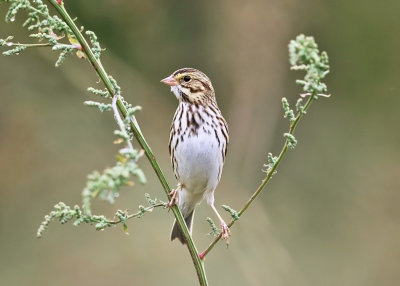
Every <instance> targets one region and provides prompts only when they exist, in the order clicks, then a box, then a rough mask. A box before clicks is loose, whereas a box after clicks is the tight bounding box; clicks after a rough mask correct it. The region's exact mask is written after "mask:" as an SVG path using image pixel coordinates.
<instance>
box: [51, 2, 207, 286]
mask: <svg viewBox="0 0 400 286" xmlns="http://www.w3.org/2000/svg"><path fill="white" fill-rule="evenodd" d="M48 1H49V2H50V4H51V5H52V6H53V7H54V8H55V9H56V10H57V12H58V13H59V14H60V16H61V17H62V18H63V19H64V21H65V22H66V23H67V25H68V26H69V27H70V29H71V30H72V32H73V33H74V36H75V37H76V39H77V40H78V41H79V43H80V44H81V46H82V50H83V51H84V52H85V54H86V55H87V57H88V60H89V61H90V63H91V64H92V65H93V67H94V69H95V70H96V72H97V74H98V75H99V77H100V79H101V80H102V81H103V83H104V85H105V87H106V88H107V90H108V92H109V93H110V94H111V95H112V97H114V96H116V94H115V91H114V88H113V85H112V83H111V81H110V79H109V77H108V75H107V73H106V71H105V70H104V68H103V66H102V64H101V62H100V60H99V59H96V57H95V55H94V54H93V51H92V50H91V48H90V46H89V44H88V43H87V41H86V39H85V38H84V37H83V35H82V33H81V32H80V30H79V29H78V27H77V26H76V25H75V23H74V21H73V20H72V18H71V17H70V16H69V14H68V13H67V11H66V10H65V8H64V4H63V2H61V4H58V2H57V0H48ZM117 106H118V109H119V112H120V113H121V114H122V116H124V117H126V116H127V109H126V106H125V105H124V103H123V102H122V100H121V98H120V97H119V96H118V98H117ZM130 124H131V128H132V131H133V133H134V135H135V137H136V139H137V141H138V142H139V144H140V146H141V147H142V148H143V150H144V152H145V154H146V157H147V158H148V160H149V161H150V164H151V166H152V167H153V169H154V171H155V173H156V174H157V177H158V179H159V180H160V182H161V185H162V187H163V189H164V191H165V193H166V195H167V197H168V198H169V199H170V195H169V193H170V191H171V188H170V186H169V184H168V182H167V180H166V178H165V176H164V174H163V172H162V170H161V168H160V166H159V165H158V162H157V160H156V158H155V156H154V154H153V152H152V151H151V149H150V146H149V145H148V144H147V142H146V140H145V138H144V136H143V134H142V133H141V131H140V128H139V126H138V125H137V123H136V119H135V117H133V116H132V118H131V120H130ZM171 209H172V212H173V214H174V216H175V218H176V221H177V223H178V224H179V226H180V228H181V229H182V231H183V234H184V236H185V238H186V242H187V247H188V249H189V252H190V255H191V257H192V260H193V264H194V266H195V268H196V272H197V276H198V279H199V283H200V285H201V286H206V285H208V282H207V277H206V272H205V269H204V262H203V261H202V260H201V259H200V258H199V255H198V251H197V249H196V246H195V244H194V242H193V239H192V237H191V236H190V233H189V229H188V228H187V226H186V223H185V220H184V218H183V216H182V214H181V212H180V210H179V208H178V207H177V206H173V207H172V208H171Z"/></svg>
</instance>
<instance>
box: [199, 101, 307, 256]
mask: <svg viewBox="0 0 400 286" xmlns="http://www.w3.org/2000/svg"><path fill="white" fill-rule="evenodd" d="M313 100H314V95H313V94H312V95H310V96H309V98H308V100H307V102H306V104H305V105H304V112H301V111H300V112H299V113H298V115H297V116H296V118H295V119H294V121H293V122H292V123H291V124H290V128H289V132H288V133H289V134H292V135H293V133H294V130H295V129H296V126H297V124H298V123H299V121H300V119H301V118H302V117H303V115H304V114H305V112H306V111H307V109H308V108H309V107H310V104H311V102H312V101H313ZM288 148H289V140H288V139H286V141H285V144H284V145H283V148H282V150H281V153H280V154H279V156H278V158H277V159H276V162H275V164H274V165H273V166H272V168H271V169H270V170H269V171H268V173H267V175H266V176H265V178H264V179H263V180H262V182H261V184H260V186H259V187H258V188H257V190H256V191H255V192H254V193H253V195H252V196H251V197H250V198H249V200H248V201H247V202H246V204H245V205H244V206H243V208H242V209H241V210H240V211H239V212H238V214H239V217H240V216H242V214H243V213H244V212H245V211H246V210H247V209H248V207H249V206H250V205H251V203H252V202H253V201H254V200H255V198H256V197H257V196H258V195H259V194H260V193H261V191H262V190H263V189H264V188H265V186H266V185H267V184H268V182H269V181H270V180H271V178H272V176H273V175H274V172H275V170H276V168H277V167H278V165H279V163H280V162H281V160H282V158H283V156H284V155H285V153H286V151H287V150H288ZM235 221H236V220H233V219H232V220H231V221H230V222H229V223H228V227H231V226H232V225H233V224H234V223H235ZM221 237H222V233H220V234H219V235H218V236H217V237H215V238H214V240H213V241H212V242H211V243H210V245H209V246H208V247H207V248H206V250H204V251H203V252H202V253H201V254H200V257H201V258H204V257H205V256H206V255H207V254H208V253H209V252H210V251H211V249H213V247H214V246H215V245H216V244H217V242H218V241H219V240H220V239H221Z"/></svg>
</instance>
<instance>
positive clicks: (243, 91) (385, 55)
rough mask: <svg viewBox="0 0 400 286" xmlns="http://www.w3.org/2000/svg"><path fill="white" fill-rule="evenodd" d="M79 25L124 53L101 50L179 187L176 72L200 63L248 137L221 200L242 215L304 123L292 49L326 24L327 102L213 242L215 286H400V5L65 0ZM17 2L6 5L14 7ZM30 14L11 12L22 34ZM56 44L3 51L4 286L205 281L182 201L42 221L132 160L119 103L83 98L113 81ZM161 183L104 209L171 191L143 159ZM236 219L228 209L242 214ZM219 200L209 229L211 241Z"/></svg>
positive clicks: (0, 33) (233, 147) (0, 270)
mask: <svg viewBox="0 0 400 286" xmlns="http://www.w3.org/2000/svg"><path fill="white" fill-rule="evenodd" d="M66 6H67V8H68V9H69V11H70V13H71V15H72V16H74V17H75V16H76V17H78V19H79V20H78V23H79V24H81V25H83V26H85V28H87V29H90V30H94V31H95V32H96V33H97V35H98V36H99V38H100V42H101V44H102V46H103V47H105V48H106V49H107V51H106V52H104V53H103V56H102V59H103V63H104V65H105V67H106V69H107V71H108V72H109V73H110V74H112V75H113V76H114V77H115V78H116V79H118V82H119V84H120V85H121V86H122V88H123V94H124V96H125V98H126V99H127V100H128V101H129V102H130V103H132V104H135V105H141V106H142V107H143V110H142V111H141V112H140V113H139V114H138V116H137V118H138V121H139V123H140V125H141V128H142V130H143V132H144V134H145V136H146V138H147V140H148V142H149V143H150V145H151V146H152V149H153V151H154V152H155V154H156V156H157V158H158V159H159V162H160V164H161V166H162V168H163V169H164V171H165V173H166V174H167V176H168V178H169V181H170V182H171V184H175V180H174V177H173V174H172V171H171V166H170V163H169V155H168V149H167V144H168V136H169V127H170V122H171V119H172V116H173V113H174V111H175V109H176V106H177V101H176V99H175V97H174V96H173V94H172V93H170V91H169V90H168V88H167V87H165V86H163V85H162V84H160V83H159V81H160V79H161V78H163V77H165V76H167V75H169V74H170V73H171V72H172V71H174V70H176V69H178V68H180V67H196V68H198V69H200V70H202V71H204V72H205V73H207V74H208V75H209V76H210V78H211V79H212V80H213V84H214V87H215V89H216V92H217V99H218V103H219V105H220V108H221V109H222V111H223V114H224V115H225V117H226V119H227V121H228V123H229V126H230V134H231V143H230V148H229V152H228V159H227V161H226V165H225V170H224V173H223V176H222V181H221V183H220V185H219V188H218V190H217V192H216V202H217V205H221V204H228V205H230V206H232V207H233V208H236V209H239V208H240V207H241V206H242V205H243V203H244V202H245V200H246V199H247V198H248V197H249V196H250V194H251V193H252V192H253V191H254V190H255V188H256V187H257V186H258V184H259V183H260V181H261V179H262V178H263V175H264V174H263V173H262V172H261V169H262V165H263V163H265V161H266V155H267V153H268V152H273V153H275V154H277V153H278V152H279V150H280V148H281V146H282V144H283V138H282V133H283V132H285V131H286V129H287V121H286V120H285V119H283V118H282V108H281V104H280V99H281V97H283V96H285V97H287V98H288V99H289V100H290V101H291V102H295V98H296V96H297V94H298V93H299V88H298V87H297V86H296V85H295V84H294V80H295V79H296V78H298V77H300V76H301V74H296V73H295V72H290V71H289V64H288V56H287V44H288V42H289V40H290V39H292V38H294V37H295V36H296V35H297V34H299V33H305V34H308V35H313V36H314V37H315V38H316V41H317V42H318V44H319V46H320V48H321V49H322V50H326V51H327V52H328V54H329V56H330V61H331V71H332V72H331V74H330V75H329V76H328V78H327V84H328V87H329V90H330V93H332V97H331V98H330V99H328V100H326V99H321V100H318V101H317V102H315V104H313V106H312V107H311V109H310V111H309V112H308V114H307V116H306V117H305V118H304V121H302V122H301V124H300V125H299V128H298V129H297V130H296V137H297V139H298V141H299V143H298V146H297V147H296V149H295V150H294V151H290V152H289V153H288V154H287V156H286V157H285V159H284V161H283V162H282V164H281V166H280V167H279V171H278V173H277V175H276V176H275V177H274V178H273V180H272V181H271V184H270V185H269V186H268V188H267V190H266V192H264V193H263V194H262V195H261V197H260V198H259V199H257V201H256V202H255V203H254V205H253V206H252V207H251V208H250V209H249V211H248V212H247V213H246V214H245V215H244V216H243V217H242V219H241V220H240V222H239V223H237V224H236V225H235V226H234V227H233V229H232V238H231V244H230V247H229V249H226V248H225V247H224V245H223V244H222V243H220V244H218V245H217V247H215V249H214V250H213V251H212V252H211V253H210V254H209V256H208V257H207V260H206V270H207V273H208V279H209V282H210V284H211V285H267V286H269V285H274V286H281V285H282V286H285V285H313V286H314V285H315V286H320V285H342V286H358V285H360V286H361V285H363V286H368V285H371V286H372V285H388V286H389V285H399V283H400V271H399V265H400V225H399V221H400V210H399V205H400V194H399V190H400V182H399V173H400V164H399V159H400V156H399V155H400V152H399V144H400V135H399V134H400V133H399V130H398V128H399V127H398V126H399V120H400V113H399V105H400V96H399V95H400V80H399V75H400V53H399V49H400V37H399V29H400V28H399V27H400V17H399V16H398V11H399V9H400V2H399V1H394V0H386V1H368V2H366V1H361V0H354V1H344V0H338V1H328V0H320V1H310V0H306V1H293V0H284V1H282V0H279V1H278V0H268V1H265V0H255V1H239V0H229V1H228V0H222V1H199V0H198V1H177V0H174V1H172V0H169V1H164V0H147V1H138V0H136V1H123V0H108V1H103V0H97V1H95V0H88V1H73V0H69V1H66ZM6 8H7V6H6V5H1V6H0V17H1V18H4V14H5V11H6ZM22 20H23V17H22V14H20V15H19V17H17V20H16V21H15V23H12V24H5V23H4V22H3V23H1V24H0V38H4V37H5V36H8V35H10V34H12V35H15V37H16V39H17V40H19V41H21V42H24V41H25V42H26V41H29V39H28V40H27V31H26V30H25V29H23V28H21V26H20V23H21V21H22ZM56 59H57V55H56V54H55V53H53V52H51V51H49V50H48V49H36V50H27V51H25V52H24V53H23V54H22V55H20V56H15V57H1V58H0V87H1V104H0V277H1V284H2V285H57V286H63V285H196V284H197V281H196V276H195V275H196V274H195V271H194V268H193V266H192V264H191V259H190V257H189V255H188V252H187V249H186V248H185V247H182V246H181V245H180V244H179V243H177V242H173V243H171V242H170V241H169V231H170V227H171V224H172V222H173V215H172V213H167V212H166V211H163V210H157V211H154V212H153V213H152V214H149V215H148V216H146V217H145V218H143V219H141V220H132V221H130V222H129V224H128V225H129V233H130V235H125V234H124V232H123V231H122V229H121V228H113V229H108V230H106V231H103V232H97V231H95V230H94V229H93V228H92V227H90V226H81V227H79V228H75V227H73V226H72V225H71V224H68V225H64V226H61V225H59V224H58V223H54V224H52V225H51V226H50V228H49V229H48V231H47V232H46V233H45V235H44V237H43V238H42V239H37V238H36V237H35V234H36V229H37V227H38V225H39V224H40V222H41V221H42V218H43V216H44V215H45V214H46V213H48V212H49V211H50V210H51V209H52V206H53V205H54V204H55V203H57V202H59V201H64V202H65V203H67V204H70V205H74V204H76V203H80V200H81V197H80V193H81V190H82V189H83V187H84V185H85V179H86V174H88V173H89V172H91V171H92V170H94V169H97V170H102V169H103V168H104V167H107V166H111V165H112V164H113V163H114V162H115V154H116V151H117V149H118V147H117V146H115V145H113V144H112V141H113V139H114V138H113V136H112V131H113V129H114V128H115V122H114V121H113V118H112V115H111V113H103V114H101V113H100V112H98V111H97V110H95V109H90V108H88V107H85V106H83V104H82V102H83V101H84V100H88V99H91V95H89V94H88V92H87V91H86V88H87V87H88V86H99V85H98V84H96V82H98V78H97V77H96V76H95V74H94V71H93V70H92V68H91V66H90V65H89V64H87V63H86V62H84V61H83V60H80V59H78V58H74V57H70V58H68V59H67V60H66V62H65V64H64V65H63V67H62V68H59V69H56V68H55V67H54V62H55V60H56ZM140 165H141V167H142V168H143V169H144V170H145V172H146V174H147V178H148V181H149V182H148V184H146V185H144V186H141V185H139V184H138V185H137V186H135V187H134V188H127V189H125V190H124V191H123V192H122V193H121V196H120V198H119V199H118V200H117V202H116V204H115V205H113V206H109V205H107V204H106V203H104V202H96V203H95V205H94V209H95V212H96V213H103V214H106V215H108V216H112V214H113V213H114V212H115V210H116V209H118V208H120V209H126V208H128V209H130V210H131V211H134V210H136V209H137V206H138V205H140V204H144V203H145V199H144V196H143V194H144V193H146V192H147V193H150V194H151V195H152V197H159V198H163V199H164V193H163V191H162V189H161V187H160V184H159V182H158V180H157V178H156V176H155V175H154V173H153V171H152V170H151V168H150V165H149V164H148V162H147V161H146V159H145V158H143V159H142V160H141V162H140ZM224 215H225V217H228V215H227V214H226V213H225V214H224ZM207 216H211V217H213V213H212V211H211V209H210V208H209V207H208V206H207V205H206V204H205V203H203V204H202V205H201V206H200V207H199V208H198V211H197V213H196V217H195V230H194V238H195V240H196V242H197V245H198V247H199V249H204V248H205V247H206V246H207V245H208V243H209V241H210V240H211V238H210V237H209V236H207V233H208V232H209V227H208V225H207V223H206V222H205V217H207Z"/></svg>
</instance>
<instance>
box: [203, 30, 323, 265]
mask: <svg viewBox="0 0 400 286" xmlns="http://www.w3.org/2000/svg"><path fill="white" fill-rule="evenodd" d="M289 57H290V63H291V65H292V67H291V69H292V70H304V71H306V75H305V77H304V80H297V81H296V82H297V84H299V85H301V86H303V90H304V91H305V92H306V93H305V94H300V98H299V99H298V101H297V103H296V109H297V115H296V116H295V115H294V111H293V110H291V109H290V107H289V103H288V102H287V100H286V98H283V99H282V105H283V109H284V111H285V117H288V118H289V121H290V126H289V130H288V132H287V133H284V137H285V138H286V140H285V143H284V145H283V147H282V150H281V152H280V154H279V156H278V157H273V156H272V154H271V153H270V154H268V164H266V167H267V170H266V173H267V174H266V176H265V178H264V179H263V180H262V182H261V184H260V186H259V187H258V188H257V190H256V191H255V192H254V193H253V195H252V196H251V197H250V198H249V199H248V201H247V202H246V203H245V204H244V206H243V207H242V209H241V210H240V211H239V212H237V213H235V216H233V215H232V217H233V218H232V220H231V221H230V222H229V223H228V227H229V228H230V227H231V226H232V225H233V224H234V223H235V221H237V220H238V218H240V217H241V216H242V215H243V213H244V212H245V211H246V210H247V209H248V208H249V206H250V205H251V204H252V202H253V201H254V200H255V198H256V197H257V196H258V195H259V194H260V193H261V192H262V191H263V190H264V189H265V187H266V186H267V184H268V183H269V181H270V180H271V178H272V176H273V175H274V174H275V173H276V169H277V168H278V166H279V164H280V162H281V161H282V159H283V157H284V156H285V154H286V152H287V150H288V149H293V148H294V147H295V146H296V143H297V141H296V138H295V137H294V131H295V129H296V127H297V125H298V123H299V122H300V120H301V119H302V118H303V116H304V115H305V114H306V112H307V110H308V108H309V107H310V105H311V103H312V102H313V101H314V100H317V99H318V97H329V95H326V94H325V92H326V91H327V87H326V85H325V84H324V83H322V82H321V80H322V79H323V78H324V77H325V75H327V74H328V72H329V65H328V56H327V54H326V53H325V52H322V53H320V52H319V50H318V46H317V44H316V43H315V41H314V38H312V37H305V36H304V35H299V36H297V38H296V40H293V41H291V42H290V44H289ZM305 96H308V99H307V101H306V103H305V104H304V105H302V104H301V103H302V98H304V97H305ZM224 208H226V206H225V207H224ZM228 210H230V212H231V214H232V211H231V209H230V208H229V209H228ZM221 237H222V233H220V234H218V236H216V237H215V239H214V240H213V241H212V242H211V243H210V245H209V246H208V247H207V248H206V249H205V250H204V251H203V252H202V253H200V258H201V259H204V257H205V256H206V255H207V254H208V253H209V252H210V251H211V249H213V247H214V246H215V245H216V244H217V242H218V241H219V240H220V239H221Z"/></svg>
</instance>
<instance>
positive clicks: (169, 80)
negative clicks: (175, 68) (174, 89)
mask: <svg viewBox="0 0 400 286" xmlns="http://www.w3.org/2000/svg"><path fill="white" fill-rule="evenodd" d="M161 82H162V83H165V84H166V85H169V86H174V85H178V82H177V81H176V79H175V78H174V77H173V76H172V75H170V76H169V77H166V78H164V79H162V80H161Z"/></svg>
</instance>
